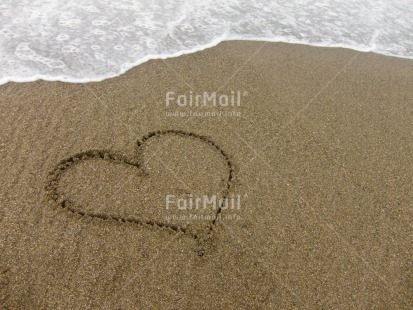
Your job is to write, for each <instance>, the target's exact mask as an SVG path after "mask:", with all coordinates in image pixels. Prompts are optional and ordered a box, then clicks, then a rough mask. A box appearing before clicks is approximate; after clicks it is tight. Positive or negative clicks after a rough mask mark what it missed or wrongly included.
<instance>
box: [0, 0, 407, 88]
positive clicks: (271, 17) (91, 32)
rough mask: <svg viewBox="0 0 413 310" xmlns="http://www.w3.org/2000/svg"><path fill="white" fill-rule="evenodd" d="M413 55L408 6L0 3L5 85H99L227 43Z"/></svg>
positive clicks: (303, 1)
mask: <svg viewBox="0 0 413 310" xmlns="http://www.w3.org/2000/svg"><path fill="white" fill-rule="evenodd" d="M232 39H238V40H266V41H274V42H291V43H304V44H311V45H317V46H334V47H347V48H352V49H355V50H359V51H373V52H376V53H381V54H385V55H391V56H396V57H404V58H410V59H412V58H413V5H412V4H411V1H410V0H357V1H356V0H346V1H342V0H321V1H307V0H293V1H292V0H278V1H254V0H227V1H218V0H186V1H173V0H140V1H136V0H135V1H132V0H92V1H91V0H85V1H70V0H69V1H68V0H0V84H2V83H6V82H8V81H33V80H36V79H45V80H60V81H69V82H87V81H98V80H102V79H105V78H109V77H113V76H116V75H119V74H121V73H123V72H125V71H126V70H128V69H130V68H131V67H133V66H135V65H137V64H140V63H142V62H145V61H147V60H149V59H154V58H167V57H172V56H178V55H182V54H187V53H191V52H195V51H199V50H202V49H205V48H207V47H211V46H214V45H216V44H218V43H219V42H221V41H223V40H232Z"/></svg>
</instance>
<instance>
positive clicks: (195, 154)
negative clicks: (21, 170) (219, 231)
mask: <svg viewBox="0 0 413 310" xmlns="http://www.w3.org/2000/svg"><path fill="white" fill-rule="evenodd" d="M162 139H163V140H165V141H162ZM167 139H172V140H173V139H175V140H176V141H172V142H175V143H174V144H172V145H170V146H169V147H167V143H166V142H169V141H168V140H167ZM160 142H163V143H160ZM174 145H175V146H174ZM183 146H185V147H183ZM149 149H152V150H153V151H154V152H153V153H152V154H151V155H153V154H154V153H155V154H157V153H162V154H163V155H164V160H163V162H162V161H160V162H161V164H162V165H158V166H153V165H154V164H150V159H151V158H150V157H149V158H147V153H149ZM168 152H171V153H168ZM159 156H161V155H159ZM164 163H165V164H164ZM188 164H192V166H190V165H189V166H188ZM99 165H100V166H99ZM102 165H106V166H104V167H103V166H102ZM168 165H171V166H172V168H173V169H172V170H174V171H172V172H171V171H170V172H171V173H170V175H169V176H165V175H164V174H165V171H167V170H166V169H168V170H171V168H170V167H168ZM102 167H103V168H102ZM194 167H195V169H194ZM198 167H203V168H202V169H203V171H204V172H203V173H204V174H203V175H201V177H200V178H199V179H198V176H199V175H200V174H201V173H200V172H199V171H200V170H199V169H200V168H199V169H198ZM115 168H116V171H115V170H113V171H115V172H114V173H112V174H108V176H109V179H112V180H109V181H108V182H112V183H109V185H108V186H107V188H108V190H107V191H110V190H111V189H113V188H114V187H116V185H118V184H119V182H118V181H114V180H113V179H114V178H116V176H118V175H120V176H123V175H125V176H128V175H132V178H126V177H125V178H124V179H126V180H125V181H124V184H123V185H120V186H119V188H118V190H117V191H115V192H114V193H111V194H110V195H109V196H108V198H104V199H103V200H102V199H101V200H102V201H103V204H105V203H108V202H107V201H111V200H110V198H112V196H117V195H119V197H120V196H122V194H124V193H123V191H127V189H126V188H130V189H131V190H130V193H132V194H130V193H129V196H137V199H135V198H136V197H135V198H134V200H133V202H132V203H130V205H129V207H127V208H124V209H122V210H120V209H117V208H116V207H115V208H114V207H113V206H108V207H106V209H103V210H99V207H95V206H90V203H84V202H83V201H82V199H81V198H79V197H82V195H77V193H79V191H82V190H85V191H92V193H91V194H90V193H89V197H91V198H90V199H89V200H88V201H89V202H90V201H92V204H96V201H99V197H100V196H102V195H103V194H104V193H106V192H107V191H106V192H105V191H104V192H102V190H101V188H102V186H103V185H102V186H101V185H99V186H98V185H96V184H97V183H99V182H100V180H99V179H96V175H98V176H101V175H104V174H105V173H107V171H108V170H110V169H115ZM174 168H175V169H174ZM88 169H89V170H88ZM91 169H92V170H93V171H94V173H95V174H93V173H92V174H91V175H92V177H91V178H90V180H89V179H87V180H85V179H84V175H85V174H87V171H92V170H91ZM122 169H123V170H122ZM185 169H186V170H185ZM97 170H98V172H96V171H97ZM93 171H92V172H93ZM70 174H75V175H76V176H77V178H76V179H75V181H71V182H66V183H67V184H71V186H73V184H75V185H74V186H78V189H76V190H73V192H72V193H70V190H67V189H66V188H65V186H64V184H65V178H68V177H70ZM178 174H179V176H178ZM214 174H215V175H214ZM217 174H219V176H217ZM79 175H80V176H79ZM171 175H172V176H173V177H171ZM82 178H83V179H82ZM103 179H104V178H103ZM184 179H185V180H184ZM233 179H234V170H233V165H232V163H231V161H230V159H229V156H228V155H227V154H226V153H225V152H224V151H223V149H222V148H221V147H219V146H218V145H217V144H216V143H215V142H214V141H212V140H211V139H210V138H208V137H205V136H201V135H198V134H195V133H191V132H186V131H181V130H164V131H155V132H151V133H148V134H147V135H145V136H143V137H142V139H139V140H137V144H136V150H135V155H134V156H132V157H130V158H129V157H127V156H124V155H120V154H118V153H115V152H113V151H105V150H90V151H86V152H81V153H78V154H75V155H73V156H71V157H69V158H67V159H65V160H63V161H61V162H60V163H59V164H58V165H57V166H56V167H55V168H54V169H53V170H52V171H51V172H50V173H49V175H48V182H47V186H46V191H47V194H48V197H49V198H50V199H51V200H52V201H54V202H55V203H56V204H57V205H58V206H60V207H61V208H62V209H65V210H67V211H68V212H71V213H73V214H76V215H78V216H81V217H89V218H98V219H101V220H105V221H117V222H120V223H129V224H135V225H140V226H142V227H155V228H163V229H168V230H170V231H172V232H181V233H184V234H186V235H188V236H190V237H192V238H194V239H195V240H200V239H202V238H203V237H205V236H206V235H208V234H210V232H211V231H212V229H213V227H214V225H215V222H216V220H217V218H218V216H219V215H220V213H221V212H222V210H223V209H224V208H223V201H225V199H227V197H228V195H229V193H230V188H231V184H232V182H233ZM120 180H122V177H121V178H120ZM106 181H107V180H106ZM209 183H211V184H209ZM79 184H80V185H79ZM187 184H190V186H186V185H187ZM62 187H63V188H64V190H62ZM194 187H195V189H194V190H193V191H195V193H194V192H193V191H192V189H193V188H194ZM161 188H162V189H163V191H164V192H162V190H161ZM165 188H167V190H165ZM165 191H166V192H165ZM136 193H138V194H136ZM148 193H153V195H149V194H148ZM171 193H172V194H176V195H177V196H179V195H181V196H182V195H184V196H186V197H190V198H191V199H192V197H193V196H195V195H196V194H198V195H203V194H213V193H217V194H218V195H219V197H220V198H221V199H219V200H218V201H219V203H218V204H217V205H216V207H215V208H214V209H211V210H209V211H208V212H210V215H212V216H210V217H209V220H207V221H203V222H199V221H195V222H190V221H186V222H185V221H184V222H182V221H180V219H179V218H178V216H181V217H182V213H181V214H178V215H177V214H176V213H179V212H182V209H181V210H178V208H176V206H172V207H170V208H169V206H168V207H167V208H165V197H166V195H168V194H171ZM135 194H136V195H135ZM147 194H148V196H149V197H158V200H156V201H155V203H154V202H153V200H152V204H156V205H149V207H148V206H147V199H146V198H145V197H146V195H147ZM126 196H127V195H126ZM129 196H128V197H129ZM169 197H174V196H173V195H169ZM168 199H170V198H168ZM118 200H121V199H120V198H119V199H114V200H113V201H118ZM150 203H151V202H150ZM86 204H89V205H88V206H86ZM98 204H99V203H98ZM165 212H172V214H173V213H174V212H175V214H173V215H175V218H174V217H173V216H171V213H168V214H169V215H168V216H169V217H168V216H166V217H165ZM185 216H187V215H185ZM200 223H201V224H200ZM197 225H198V226H197Z"/></svg>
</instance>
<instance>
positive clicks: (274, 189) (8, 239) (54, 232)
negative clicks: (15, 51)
mask: <svg viewBox="0 0 413 310" xmlns="http://www.w3.org/2000/svg"><path fill="white" fill-rule="evenodd" d="M412 80H413V62H411V61H410V60H405V59H401V58H396V57H386V56H383V55H379V54H374V53H362V52H357V51H353V50H349V49H342V48H337V49H335V48H320V47H313V46H307V45H300V44H287V43H266V44H264V43H262V42H255V41H229V42H228V41H227V42H223V43H220V44H218V45H217V46H215V47H212V48H208V49H205V50H203V51H201V52H197V53H193V54H188V55H184V56H181V57H176V58H169V59H167V60H150V61H148V62H145V63H143V64H141V65H139V66H137V67H134V68H132V69H130V70H128V71H127V72H125V73H124V74H122V75H120V76H117V77H115V78H110V79H105V80H103V81H101V82H90V83H84V84H83V83H65V82H47V81H35V82H30V83H14V82H10V83H7V84H3V85H0V113H1V115H2V120H3V121H2V123H1V124H0V132H1V133H2V134H1V138H0V143H1V144H0V160H1V165H0V169H1V175H2V179H0V183H1V186H0V188H2V194H1V195H0V208H1V209H0V223H1V225H0V252H1V253H2V255H1V256H0V274H2V275H3V278H4V279H3V282H5V283H6V282H7V285H0V296H1V298H0V303H1V305H3V304H4V305H7V306H8V307H10V308H18V309H19V308H28V307H29V308H30V307H31V308H39V309H45V308H48V309H58V308H67V309H69V308H72V309H73V308H80V307H82V308H91V309H93V308H101V309H103V308H107V309H115V308H116V309H118V308H119V309H133V308H148V307H153V308H168V307H169V308H170V307H171V306H172V307H174V308H267V309H269V308H271V309H274V308H395V309H403V308H409V307H411V306H412V305H413V304H412V300H413V292H412V290H411V287H412V284H413V282H412V278H411V270H412V268H411V267H412V263H411V257H413V248H412V247H411V241H412V239H411V238H412V237H411V236H412V226H411V223H412V221H413V212H412V208H411V202H412V201H413V192H412V188H411V181H412V178H413V165H412V163H411V154H412V153H413V145H412V143H411V133H412V132H413V108H412V102H413V91H412V85H411V81H412ZM237 91H239V94H241V95H242V94H244V93H246V94H248V95H247V96H245V97H242V96H241V98H242V99H241V100H240V103H239V104H237V103H236V98H237V96H236V95H235V94H237ZM171 92H172V93H174V94H175V95H174V98H175V99H177V98H178V96H179V95H181V96H186V98H187V99H185V100H187V101H186V104H184V101H183V100H184V99H182V101H177V100H172V101H169V102H168V100H167V99H168V93H171ZM214 92H215V93H216V98H224V99H222V100H221V101H219V100H218V99H217V102H216V104H215V105H214V104H212V103H211V104H209V103H210V101H208V104H199V105H198V106H193V105H192V106H191V105H190V104H189V102H190V101H189V100H190V99H189V97H188V96H190V95H191V94H204V93H206V94H207V98H211V94H212V93H214ZM232 94H234V98H235V99H234V102H235V104H234V105H233V106H232V105H231V104H230V103H231V100H230V99H231V95H232ZM181 98H184V97H181ZM225 98H227V99H228V100H227V99H225ZM168 103H169V104H168ZM192 103H194V101H192ZM220 103H221V104H220ZM227 103H228V104H227ZM175 111H177V112H179V113H178V114H179V115H181V114H182V115H184V116H182V117H181V116H179V117H178V116H173V115H174V114H173V113H175ZM191 111H192V112H191ZM194 112H197V113H199V114H198V115H202V116H193V113H194ZM228 112H235V113H239V116H236V117H235V116H229V114H228ZM191 113H192V115H191ZM207 113H208V115H212V113H213V114H214V115H227V116H222V117H211V116H206V115H207ZM164 133H173V134H171V135H165V134H164ZM65 159H66V160H65ZM75 163H76V165H75ZM51 172H53V173H54V174H53V173H52V174H51ZM56 176H57V177H56ZM48 188H49V189H50V188H51V189H52V192H51V194H50V191H48V190H47V189H48ZM234 194H237V195H239V196H240V197H241V198H242V199H241V200H242V208H239V209H236V211H237V212H236V213H231V212H229V211H228V210H227V209H225V208H222V210H220V212H219V213H213V212H211V210H209V209H208V208H205V210H204V208H199V209H202V210H198V208H196V209H194V208H189V209H188V210H187V208H181V209H182V210H181V209H179V210H178V207H177V205H178V200H179V199H181V200H179V201H188V203H189V205H190V204H191V201H192V200H191V199H192V198H193V197H204V196H206V197H207V200H208V201H211V200H212V198H211V197H214V199H217V201H220V199H223V198H227V197H229V198H231V197H233V195H234ZM239 196H237V197H239ZM167 197H175V198H176V203H175V202H174V203H175V204H174V205H173V207H172V206H170V208H168V205H165V203H166V202H167V201H168V200H167ZM175 198H174V199H175ZM171 201H172V200H171ZM173 201H175V200H173ZM192 203H194V202H192ZM65 205H70V209H68V208H66V207H65ZM69 211H70V212H69ZM72 211H74V212H72ZM214 211H216V210H214ZM230 211H231V210H230ZM198 212H199V213H198ZM214 214H215V217H214ZM194 215H196V217H195V218H196V221H195V220H193V219H194V217H193V216H194ZM216 215H219V216H216ZM168 217H169V221H170V222H169V223H168V224H165V219H168ZM130 219H134V220H135V222H132V221H130ZM142 223H143V224H142ZM138 224H139V225H138ZM141 224H142V225H141ZM166 227H171V228H172V229H166ZM188 236H196V238H195V237H194V238H192V237H188ZM198 236H200V237H198ZM0 280H1V279H0Z"/></svg>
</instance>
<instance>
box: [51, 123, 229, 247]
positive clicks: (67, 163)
mask: <svg viewBox="0 0 413 310" xmlns="http://www.w3.org/2000/svg"><path fill="white" fill-rule="evenodd" d="M165 135H176V136H180V137H184V138H191V139H197V140H199V141H201V142H203V143H206V144H209V145H210V146H212V147H213V148H214V149H215V150H216V151H217V152H219V154H220V155H221V157H222V159H223V160H224V161H225V162H226V164H227V167H228V178H227V181H226V186H225V189H224V190H223V191H221V194H222V198H223V199H222V203H221V204H220V205H219V207H218V208H217V211H216V212H215V216H214V219H213V220H212V221H211V222H210V223H209V227H208V232H207V235H210V234H211V233H212V231H213V227H214V225H215V223H216V220H217V218H218V215H219V214H220V213H221V212H222V208H223V204H224V201H225V200H226V199H227V197H228V195H229V193H230V189H231V185H232V183H233V181H234V178H235V174H234V168H233V167H234V166H233V164H232V162H231V160H230V157H229V156H228V155H227V153H226V152H225V151H224V150H223V149H222V148H221V147H220V146H219V145H218V144H217V143H215V142H214V141H213V140H211V139H210V138H209V137H207V136H202V135H199V134H196V133H193V132H187V131H183V130H175V129H168V130H158V131H152V132H149V133H148V134H146V135H144V136H143V137H142V138H141V139H137V141H136V149H135V151H136V159H137V160H136V161H133V160H130V159H129V158H127V157H126V156H124V155H121V154H119V153H116V152H113V151H109V150H89V151H84V152H80V153H76V154H75V155H73V156H70V157H68V158H66V159H64V160H62V161H60V162H59V163H58V164H57V165H56V166H55V168H54V169H53V170H52V171H50V172H49V174H48V181H47V185H46V187H45V189H46V192H47V196H48V197H49V199H50V200H52V201H53V202H54V203H56V204H57V205H58V206H59V207H61V208H62V209H64V210H67V211H69V212H71V213H73V214H76V215H79V216H81V217H89V218H97V219H101V220H104V221H110V220H114V221H116V222H120V223H130V224H135V225H139V226H142V227H145V226H151V227H156V228H162V229H168V230H170V231H172V232H175V233H180V232H181V233H183V234H185V235H188V236H190V237H192V238H193V239H194V240H196V241H199V240H200V239H201V236H200V235H197V234H196V233H194V232H192V231H191V230H190V228H184V227H181V226H179V225H174V224H171V223H165V222H160V221H152V220H147V221H144V220H140V219H138V218H133V217H131V218H124V217H122V216H116V215H115V216H113V215H105V214H99V213H90V212H85V211H81V210H78V209H76V208H75V206H76V203H75V202H73V201H71V200H70V199H68V198H65V197H64V195H63V194H60V193H59V181H60V179H61V177H62V175H63V174H64V172H65V171H68V170H69V169H70V168H72V167H73V166H74V165H76V164H77V163H80V162H82V161H87V160H93V159H98V160H106V161H109V162H112V163H116V164H124V165H129V166H133V167H136V168H138V169H140V170H141V172H144V173H146V170H145V166H144V162H143V161H142V159H143V150H144V147H145V144H146V142H147V141H149V140H150V139H153V138H158V137H161V136H165Z"/></svg>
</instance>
